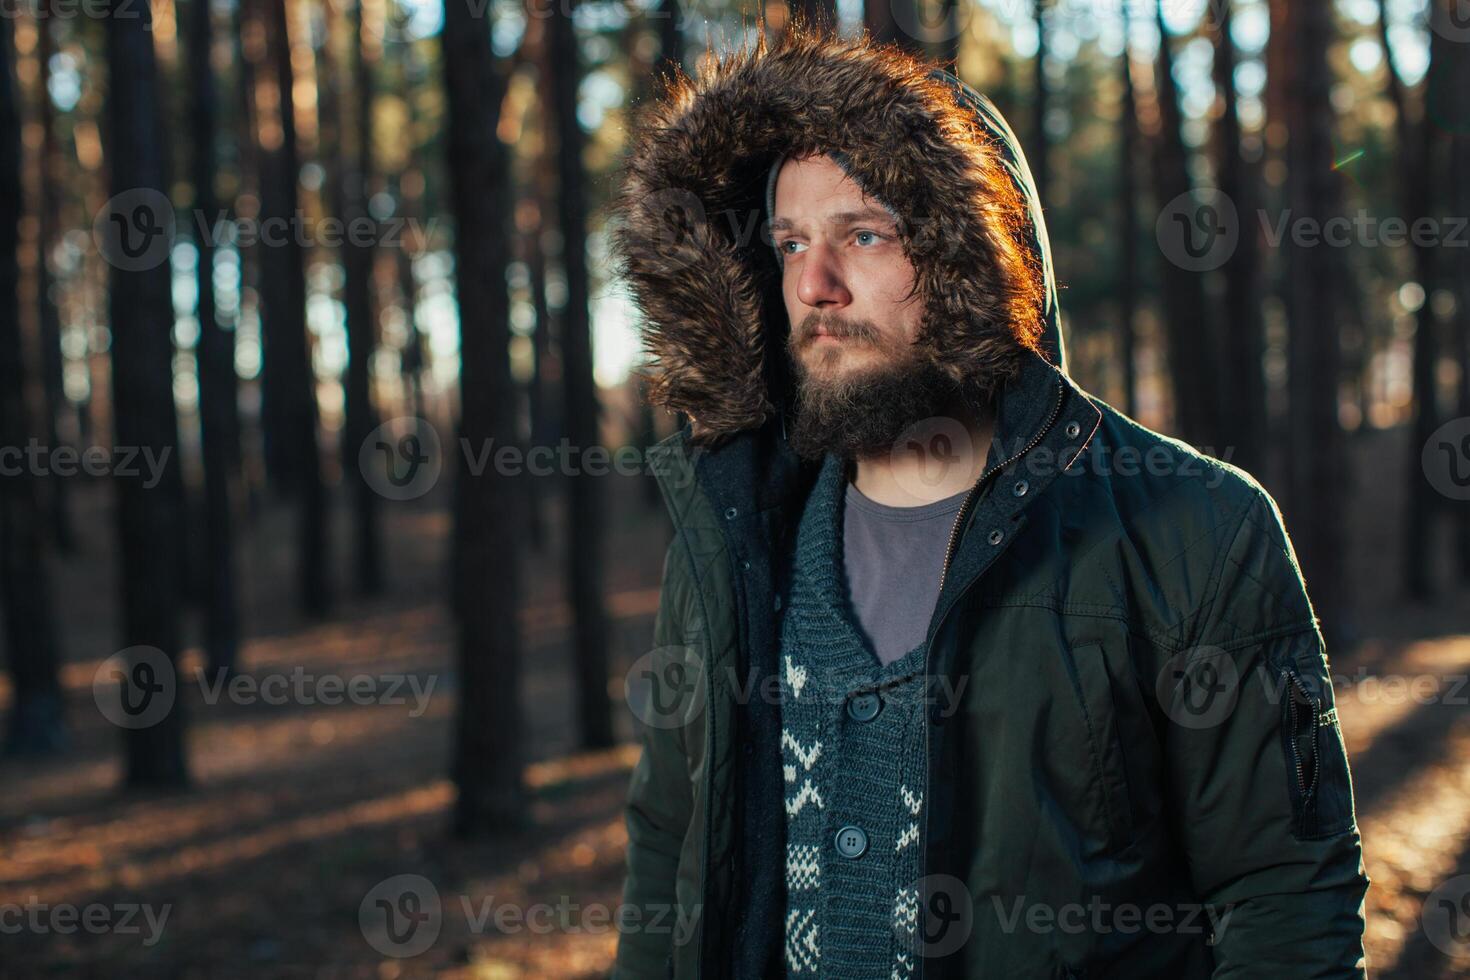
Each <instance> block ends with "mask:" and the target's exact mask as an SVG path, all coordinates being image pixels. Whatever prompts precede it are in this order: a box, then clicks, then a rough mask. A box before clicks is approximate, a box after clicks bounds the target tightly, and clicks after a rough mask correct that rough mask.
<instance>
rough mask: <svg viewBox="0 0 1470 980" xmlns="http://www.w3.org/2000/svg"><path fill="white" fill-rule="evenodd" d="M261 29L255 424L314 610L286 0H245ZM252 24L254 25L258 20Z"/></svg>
mask: <svg viewBox="0 0 1470 980" xmlns="http://www.w3.org/2000/svg"><path fill="white" fill-rule="evenodd" d="M243 2H245V3H246V4H248V9H249V11H250V13H249V18H250V20H252V21H253V22H254V24H253V25H252V26H251V27H250V28H249V29H251V30H259V31H261V32H262V35H263V43H262V44H261V45H259V48H258V56H259V58H260V61H258V62H257V64H256V66H255V68H256V70H255V78H254V81H255V86H254V93H253V94H254V105H253V110H254V114H255V117H256V126H255V132H256V147H255V152H256V158H257V161H258V167H259V174H260V179H259V183H260V222H261V229H262V234H261V241H260V246H259V250H258V253H257V254H258V256H259V262H260V284H259V294H260V306H261V310H260V332H261V341H262V348H263V349H262V368H261V425H262V428H263V429H264V430H265V458H266V472H267V474H268V476H269V477H270V479H271V480H272V481H273V482H274V483H275V484H276V486H277V487H278V488H279V489H281V490H283V491H284V492H285V493H286V494H287V495H288V496H289V498H290V499H291V500H292V501H294V502H295V503H296V505H297V506H298V507H299V508H300V509H299V511H298V516H297V549H298V552H297V588H298V590H299V591H298V595H299V600H300V602H301V608H302V610H303V611H304V612H305V613H307V614H308V615H312V616H319V615H321V614H323V613H325V612H326V610H327V608H328V606H329V604H330V602H331V594H330V586H329V584H328V578H327V559H326V553H327V529H328V525H329V521H328V519H327V495H326V487H325V486H324V485H323V482H322V473H321V457H320V452H319V449H318V447H317V404H316V377H315V373H314V372H313V370H312V361H311V346H310V341H309V337H308V334H307V329H306V270H305V261H306V257H305V249H304V245H303V241H302V239H303V235H304V231H305V229H303V228H302V226H301V223H302V220H303V212H302V210H301V205H300V200H299V193H298V186H297V185H298V180H299V175H300V158H299V155H298V151H297V140H296V102H295V88H296V83H295V79H296V74H295V70H294V69H293V67H292V64H291V32H290V16H289V13H288V5H289V4H291V3H292V2H293V0H243ZM255 25H258V26H255Z"/></svg>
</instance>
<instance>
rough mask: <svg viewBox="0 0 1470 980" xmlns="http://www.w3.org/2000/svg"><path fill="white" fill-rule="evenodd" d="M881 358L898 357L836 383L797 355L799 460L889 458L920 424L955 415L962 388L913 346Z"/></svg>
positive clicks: (793, 431)
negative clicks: (814, 371) (906, 434)
mask: <svg viewBox="0 0 1470 980" xmlns="http://www.w3.org/2000/svg"><path fill="white" fill-rule="evenodd" d="M849 342H850V341H849ZM882 353H884V354H885V355H886V354H892V355H893V356H892V357H884V358H883V359H881V362H880V366H879V367H876V368H868V369H864V370H861V371H850V372H847V373H844V374H841V375H839V376H837V377H834V378H826V377H816V376H813V375H812V373H811V372H810V371H809V370H808V369H807V367H806V365H805V364H803V362H802V360H801V358H799V357H797V356H795V355H794V354H793V356H792V359H791V360H792V366H793V370H794V372H795V378H796V382H797V389H796V405H795V411H794V419H793V420H792V425H791V426H790V427H788V431H787V439H788V441H789V442H790V444H791V448H792V449H793V450H794V451H795V452H796V454H797V455H798V456H800V457H802V458H804V459H814V460H816V459H821V458H822V457H824V456H825V455H826V454H827V453H833V454H835V455H837V456H838V457H840V458H842V459H856V458H863V457H871V456H878V455H882V454H886V453H890V452H892V451H893V448H894V445H895V443H897V441H898V439H899V437H900V436H901V435H903V433H904V431H905V430H906V429H908V428H909V427H910V426H912V425H913V424H914V423H915V422H919V421H922V420H924V419H928V418H933V417H935V416H939V415H943V414H946V413H947V412H948V411H949V410H951V409H953V407H954V405H955V400H956V399H957V398H958V397H960V388H959V386H958V385H957V384H956V383H955V381H954V380H953V379H952V378H951V377H950V376H949V375H948V374H946V373H945V372H944V371H943V369H942V368H941V367H940V366H939V365H938V364H936V363H935V362H934V361H933V360H932V359H931V358H930V357H928V356H926V354H924V353H921V352H919V351H918V350H917V349H916V348H914V347H912V346H908V345H905V346H904V347H903V348H901V349H900V350H894V351H886V350H885V351H882Z"/></svg>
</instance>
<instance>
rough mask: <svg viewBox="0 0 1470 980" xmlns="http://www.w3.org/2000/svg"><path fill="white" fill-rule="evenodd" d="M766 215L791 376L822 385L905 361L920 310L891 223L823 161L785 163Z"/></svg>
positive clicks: (822, 156)
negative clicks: (778, 265)
mask: <svg viewBox="0 0 1470 980" xmlns="http://www.w3.org/2000/svg"><path fill="white" fill-rule="evenodd" d="M775 212H776V213H775V216H774V218H773V220H772V222H771V237H772V239H773V240H774V241H775V242H776V245H777V249H778V250H779V251H780V252H781V255H782V257H783V261H784V268H783V272H782V280H781V290H782V293H783V295H784V296H785V300H786V313H787V317H788V319H789V321H790V323H791V336H790V340H789V350H790V353H791V356H792V359H793V361H795V363H796V366H797V369H798V373H799V374H800V375H802V376H805V377H807V378H809V379H810V380H811V381H813V382H818V383H831V382H836V381H839V380H842V379H848V380H852V379H856V378H858V377H860V376H861V375H862V374H864V373H872V372H875V371H881V370H884V369H887V368H891V367H893V366H895V365H896V364H897V363H899V362H903V363H907V362H908V361H909V360H910V359H911V357H912V351H911V346H912V344H913V341H914V338H915V337H916V336H917V334H918V329H919V323H920V320H921V319H922V316H923V306H922V304H921V303H920V301H919V298H918V296H917V295H914V294H913V288H914V267H913V265H912V264H911V263H910V262H909V260H908V257H907V256H905V255H904V254H903V246H902V244H901V243H900V242H899V238H898V229H897V227H896V226H895V224H894V221H893V218H892V216H891V215H889V213H888V212H887V211H885V210H884V209H883V207H882V205H880V204H878V203H877V202H876V201H873V200H872V199H870V198H867V197H864V196H863V193H862V190H861V189H860V188H859V187H858V185H857V184H856V183H854V182H853V180H852V178H850V177H848V176H847V174H846V173H845V172H844V171H843V170H842V168H841V167H840V166H838V164H837V162H836V161H835V160H833V159H832V158H831V157H829V156H827V155H826V154H816V155H813V156H809V157H805V158H803V159H788V160H786V161H785V163H784V164H783V166H782V167H781V171H780V173H779V175H778V177H777V181H776V194H775Z"/></svg>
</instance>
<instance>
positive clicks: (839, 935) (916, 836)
mask: <svg viewBox="0 0 1470 980" xmlns="http://www.w3.org/2000/svg"><path fill="white" fill-rule="evenodd" d="M846 473H847V467H846V464H845V462H844V461H843V460H841V459H839V458H838V457H836V456H834V455H830V454H829V455H828V457H827V459H826V460H825V462H824V463H823V466H822V470H821V473H820V474H819V476H818V478H817V481H816V483H815V485H814V486H813V488H812V491H811V495H810V496H809V497H808V499H807V503H806V505H805V509H804V510H803V513H802V517H801V521H800V524H799V527H798V530H797V534H796V539H795V545H794V547H795V553H794V555H793V560H792V565H791V580H790V581H791V585H790V592H789V601H788V603H787V606H786V613H785V616H784V618H783V620H782V623H781V647H780V660H779V665H780V692H781V705H780V710H781V759H782V763H783V770H784V771H783V777H784V780H785V793H784V797H785V808H786V841H787V846H786V944H785V947H786V956H785V959H786V971H787V976H788V977H803V978H805V977H840V978H842V980H863V978H874V980H879V978H881V980H904V978H906V977H909V976H912V975H913V973H914V970H915V965H916V964H915V957H916V953H917V950H918V946H919V942H918V940H919V936H918V924H919V923H918V915H919V895H918V891H917V886H918V879H919V877H920V875H921V874H922V858H921V855H922V853H923V849H922V841H921V839H920V837H921V834H922V830H923V826H924V821H923V819H922V809H923V802H924V795H925V792H926V787H925V785H924V780H925V778H926V777H925V766H924V733H925V727H924V726H925V712H924V703H923V694H924V689H925V685H924V683H923V671H924V667H925V658H926V653H927V641H925V642H924V643H921V644H920V645H919V646H917V647H915V648H914V649H913V650H910V651H909V652H908V653H906V654H905V655H904V656H902V657H900V658H899V659H898V660H895V661H893V662H892V663H889V664H887V665H886V666H885V665H883V664H882V663H881V662H880V661H879V659H878V657H877V655H876V654H875V653H874V651H873V648H872V646H871V644H870V643H869V642H868V639H867V636H866V635H865V634H864V632H863V631H862V628H861V627H860V625H859V624H858V622H857V619H856V616H855V614H854V613H853V609H852V605H851V602H850V600H849V597H848V591H847V584H846V573H845V570H844V566H843V538H842V510H843V502H844V491H845V489H846V484H847V476H846ZM864 694H867V695H868V696H867V697H858V696H860V695H864ZM874 696H876V698H877V702H876V703H877V712H876V714H873V713H872V712H873V707H874V701H873V697H874ZM854 697H858V700H857V701H855V702H854V701H853V699H854ZM864 718H866V719H867V720H863V719H864ZM854 828H855V829H856V831H857V832H856V833H855V832H854ZM839 833H840V834H842V835H843V836H844V837H845V840H844V842H843V844H842V845H841V846H840V845H839V842H838V836H839ZM855 845H860V846H861V849H860V853H856V854H854V853H853V852H854V851H857V850H859V847H858V846H855Z"/></svg>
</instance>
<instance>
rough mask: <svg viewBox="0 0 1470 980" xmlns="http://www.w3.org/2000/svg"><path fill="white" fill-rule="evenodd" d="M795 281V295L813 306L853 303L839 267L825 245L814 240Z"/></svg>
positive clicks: (828, 306)
mask: <svg viewBox="0 0 1470 980" xmlns="http://www.w3.org/2000/svg"><path fill="white" fill-rule="evenodd" d="M799 276H800V278H798V280H797V283H796V298H797V299H799V300H801V302H802V303H803V304H805V305H806V306H810V307H813V308H817V309H820V308H824V307H826V308H831V307H842V306H846V305H847V304H849V303H851V302H852V293H851V292H849V291H848V289H847V285H846V283H845V282H844V280H843V276H842V269H841V267H840V266H839V265H838V263H837V261H836V257H835V256H834V255H833V254H832V250H831V249H830V248H828V247H827V246H826V245H824V244H820V243H816V242H813V243H812V244H810V245H808V246H807V250H806V253H805V254H804V255H802V257H801V272H800V274H799Z"/></svg>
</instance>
